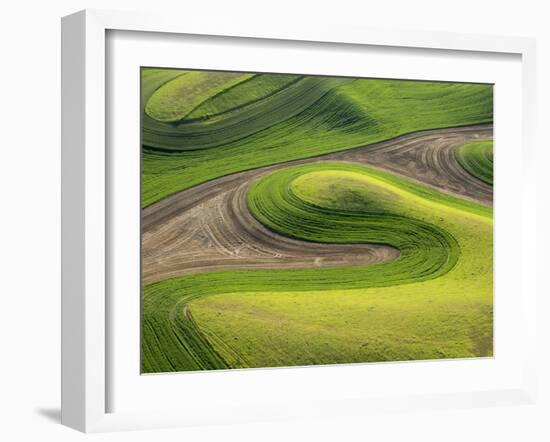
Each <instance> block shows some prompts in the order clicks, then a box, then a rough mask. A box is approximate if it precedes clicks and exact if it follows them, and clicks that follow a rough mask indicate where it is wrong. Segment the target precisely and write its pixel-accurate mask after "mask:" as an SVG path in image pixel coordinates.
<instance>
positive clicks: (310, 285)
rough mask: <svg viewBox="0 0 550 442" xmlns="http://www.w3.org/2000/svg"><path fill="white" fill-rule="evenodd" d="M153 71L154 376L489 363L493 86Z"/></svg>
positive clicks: (145, 232) (146, 108)
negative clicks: (364, 365)
mask: <svg viewBox="0 0 550 442" xmlns="http://www.w3.org/2000/svg"><path fill="white" fill-rule="evenodd" d="M140 75H141V204H142V207H141V278H142V281H141V283H142V292H141V370H142V373H167V372H181V371H196V370H215V369H234V368H240V369H243V368H266V367H292V366H309V365H326V364H350V363H369V362H392V361H393V362H395V361H412V360H433V359H452V358H479V357H492V356H493V208H492V206H493V85H491V84H474V83H450V82H436V81H413V80H398V79H375V78H350V77H328V76H313V75H298V74H272V73H254V72H225V71H200V70H190V69H161V68H149V67H148V68H142V69H141V73H140Z"/></svg>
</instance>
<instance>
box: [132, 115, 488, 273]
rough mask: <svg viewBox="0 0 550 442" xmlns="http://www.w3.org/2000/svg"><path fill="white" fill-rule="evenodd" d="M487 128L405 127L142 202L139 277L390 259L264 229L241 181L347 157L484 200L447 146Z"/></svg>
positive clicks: (368, 247)
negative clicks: (391, 135)
mask: <svg viewBox="0 0 550 442" xmlns="http://www.w3.org/2000/svg"><path fill="white" fill-rule="evenodd" d="M492 134H493V130H492V125H483V126H472V127H464V128H453V129H441V130H433V131H426V132H421V133H416V134H409V135H405V136H402V137H398V138H396V139H393V140H390V141H386V142H383V143H378V144H374V145H370V146H365V147H360V148H355V149H351V150H347V151H342V152H337V153H333V154H328V155H323V156H319V157H315V158H308V159H305V160H298V161H292V162H287V163H283V164H277V165H274V166H268V167H263V168H259V169H254V170H250V171H246V172H241V173H237V174H233V175H229V176H226V177H221V178H218V179H216V180H213V181H210V182H207V183H204V184H201V185H199V186H195V187H193V188H190V189H187V190H185V191H182V192H179V193H177V194H174V195H172V196H170V197H168V198H165V199H163V200H161V201H159V202H157V203H155V204H152V205H151V206H148V207H146V208H145V209H143V210H142V278H143V283H144V284H148V283H151V282H155V281H160V280H162V279H167V278H171V277H175V276H181V275H185V274H189V273H196V272H205V271H215V270H226V269H237V268H238V269H246V268H250V269H253V268H263V269H279V268H305V267H312V266H319V267H322V266H331V267H334V266H349V265H359V264H362V265H364V264H371V263H379V262H384V261H389V260H393V259H396V258H397V257H398V256H399V251H398V250H397V249H395V248H393V247H389V246H385V245H378V244H350V245H346V244H322V243H310V242H304V241H299V240H295V239H290V238H287V237H284V236H282V235H279V234H277V233H275V232H272V231H271V230H269V229H267V228H265V227H264V226H262V225H261V224H260V223H259V222H258V221H256V220H255V219H254V218H253V217H252V215H251V214H250V213H249V211H248V208H247V207H246V198H245V195H246V191H247V189H248V186H249V185H250V184H251V183H252V182H253V181H255V180H256V179H257V178H259V177H260V176H262V175H264V174H266V173H268V172H271V171H273V170H276V169H280V168H283V167H288V166H289V165H293V164H303V163H308V162H320V161H348V162H355V163H360V164H366V165H372V166H376V167H379V168H383V169H385V170H388V171H390V172H393V173H396V174H398V175H402V176H405V177H407V178H411V179H413V180H415V181H419V182H421V183H423V184H426V185H428V186H431V187H434V188H437V189H440V190H443V191H446V192H449V193H454V194H457V195H460V196H463V197H466V198H470V199H472V200H475V201H478V202H481V203H484V204H487V205H490V204H492V194H493V192H492V187H491V186H490V185H488V184H486V183H484V182H482V181H481V180H479V179H477V178H475V177H473V176H471V175H470V174H468V173H467V172H465V171H464V169H463V168H462V167H461V166H460V164H459V163H458V162H457V160H456V158H455V155H454V150H455V149H456V147H458V146H459V145H461V144H463V143H465V142H467V141H471V140H478V139H484V138H490V137H492Z"/></svg>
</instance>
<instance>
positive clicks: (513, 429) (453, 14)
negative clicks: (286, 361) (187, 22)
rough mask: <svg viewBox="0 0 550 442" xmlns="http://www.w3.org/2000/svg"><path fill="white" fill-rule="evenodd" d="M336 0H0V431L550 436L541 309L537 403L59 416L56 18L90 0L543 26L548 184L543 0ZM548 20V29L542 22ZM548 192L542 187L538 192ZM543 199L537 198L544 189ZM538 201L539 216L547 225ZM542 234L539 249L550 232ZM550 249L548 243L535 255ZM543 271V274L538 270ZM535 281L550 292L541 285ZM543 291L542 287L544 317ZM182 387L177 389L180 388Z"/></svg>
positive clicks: (270, 436) (214, 10) (391, 23)
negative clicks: (173, 416) (164, 416)
mask: <svg viewBox="0 0 550 442" xmlns="http://www.w3.org/2000/svg"><path fill="white" fill-rule="evenodd" d="M503 3H504V2H498V1H494V2H493V1H486V2H480V1H479V0H477V1H471V0H462V1H460V2H455V3H449V4H443V2H441V1H440V0H439V1H425V0H417V1H415V2H410V1H406V0H393V1H391V2H390V1H388V2H373V3H372V4H369V2H366V1H364V0H362V1H358V2H351V1H344V0H339V1H338V2H330V3H329V4H327V5H326V6H324V5H323V4H322V3H321V2H320V0H317V1H311V2H309V1H298V0H293V1H285V0H277V1H273V2H263V3H262V4H260V2H258V1H250V2H246V1H244V0H243V1H231V2H230V1H219V2H218V1H213V0H209V1H208V2H192V1H187V2H183V1H179V2H173V4H171V2H168V1H163V0H156V1H155V2H150V1H149V2H145V1H141V0H133V1H129V0H128V1H126V0H118V1H117V0H111V1H100V0H88V1H86V2H84V1H79V0H72V1H69V0H67V1H57V2H38V1H35V2H31V1H25V0H22V1H20V2H18V3H17V4H15V2H14V3H11V4H10V5H9V6H7V7H6V5H4V8H3V11H2V14H1V18H0V20H2V23H1V26H0V32H1V33H2V35H1V40H0V41H1V42H2V43H1V44H2V52H1V54H2V62H3V66H2V69H1V70H0V79H1V82H0V84H1V85H2V95H1V97H2V100H1V105H0V114H1V115H0V121H2V126H1V127H2V135H3V136H2V138H1V141H2V150H1V152H2V156H1V160H0V185H1V187H0V188H1V189H2V203H3V206H2V207H3V210H2V217H1V218H0V223H1V224H2V226H1V227H2V228H1V229H0V232H1V235H2V237H1V240H2V242H1V254H0V259H1V260H2V262H1V267H0V268H1V269H2V271H1V274H2V279H1V284H0V287H1V290H0V303H1V304H0V308H1V310H0V311H1V316H0V336H1V342H2V347H1V349H2V353H1V359H0V416H1V417H0V438H2V439H4V440H8V441H11V440H16V441H18V440H37V439H38V438H40V439H48V440H49V439H52V440H60V441H65V440H69V441H72V440H82V439H84V438H85V437H92V438H94V439H95V440H102V441H103V440H109V441H111V440H115V441H116V440H121V441H123V440H132V441H141V440H143V441H150V440H151V439H152V438H160V439H161V440H179V441H181V440H184V439H187V440H192V441H201V440H224V441H232V440H239V441H242V440H258V438H261V440H268V441H269V440H282V439H288V440H321V441H322V440H333V439H339V440H365V439H370V440H376V441H385V440H417V439H418V440H423V441H430V440H434V441H435V440H437V441H440V440H442V439H445V440H446V441H455V440H456V441H458V440H465V439H472V440H483V439H487V440H499V441H507V440H514V441H515V440H518V439H519V440H525V441H538V440H541V441H542V440H548V439H549V438H550V429H549V425H548V417H549V416H550V385H549V381H550V377H549V375H548V373H550V357H549V351H550V346H549V345H548V342H549V340H548V337H549V336H550V333H549V329H550V327H549V325H550V324H549V322H548V321H546V320H545V321H544V322H543V321H540V322H541V323H540V324H539V329H540V342H539V348H540V358H541V365H540V366H541V371H542V372H543V373H544V374H546V378H544V377H543V378H542V379H541V380H540V387H539V389H540V391H541V397H540V400H539V405H538V406H523V407H509V408H489V409H483V410H455V411H439V412H423V413H420V412H419V413H414V414H393V415H383V414H380V415H374V416H369V417H367V418H362V419H358V418H349V419H335V420H329V421H323V422H318V421H305V422H286V423H277V424H275V423H269V424H254V425H247V426H232V427H213V428H197V429H187V430H162V431H157V432H154V433H153V432H149V431H147V432H134V433H118V434H102V435H94V436H84V435H81V434H79V433H76V432H74V431H72V430H69V429H66V428H64V427H61V426H60V425H59V424H58V420H59V365H60V364H59V347H60V346H59V322H60V318H59V311H60V294H59V287H60V283H59V282H60V278H59V269H60V266H59V237H60V235H59V231H60V230H59V222H60V216H59V203H60V197H59V187H60V185H59V179H60V174H59V171H60V130H59V119H60V118H59V116H60V109H59V101H60V100H59V92H60V90H59V85H60V31H59V17H60V16H62V15H65V14H68V13H71V12H73V11H75V10H77V9H81V8H85V7H94V8H117V9H133V10H151V8H155V9H154V10H155V11H159V12H164V13H179V14H182V17H183V16H185V17H187V18H189V17H190V16H192V15H193V14H199V13H200V14H204V15H221V16H226V18H227V19H228V20H231V16H239V17H240V18H241V19H242V17H243V16H245V17H247V18H248V19H249V20H270V21H275V22H277V21H279V22H281V23H284V22H285V21H288V20H291V21H293V22H298V23H299V22H300V21H311V20H316V21H318V22H326V23H331V22H336V23H344V24H345V23H350V24H356V25H365V26H373V27H379V28H380V27H384V28H390V29H391V28H399V27H401V28H406V29H424V30H443V31H445V30H447V31H456V32H475V33H489V34H511V35H527V36H536V37H538V39H539V40H538V57H539V59H538V62H539V69H538V78H539V93H538V98H539V101H538V109H539V113H538V121H539V146H538V147H539V158H538V166H539V176H540V183H539V188H540V189H542V188H543V186H544V188H545V189H548V184H549V179H548V173H544V172H545V165H546V163H547V161H548V160H549V159H550V158H549V155H548V154H547V152H546V151H545V149H547V146H546V145H545V143H544V142H543V140H544V139H543V135H544V134H543V129H544V128H545V125H544V122H545V121H550V113H549V112H548V107H547V106H546V107H544V101H547V100H548V99H550V96H549V87H548V84H547V83H545V82H543V79H544V78H547V79H548V78H550V30H548V24H547V21H548V17H549V13H548V12H547V11H545V10H544V9H543V2H536V1H529V0H524V1H522V2H521V3H516V2H514V3H512V2H511V3H510V5H509V6H508V7H507V6H502V4H503ZM545 28H546V29H545ZM541 194H543V198H544V199H545V200H548V198H547V195H548V193H547V192H542V191H541ZM541 202H542V199H541ZM544 209H545V210H544V211H541V212H542V213H541V219H540V223H539V224H540V226H542V225H545V224H546V225H548V224H550V220H549V216H548V215H549V211H548V209H547V208H544ZM547 240H548V237H547V234H545V233H544V232H542V229H541V231H540V233H539V241H540V244H539V253H541V252H542V251H543V250H544V249H545V248H546V246H547V245H548V242H547ZM545 261H546V262H548V259H546V260H544V259H543V256H542V253H541V255H540V257H539V266H540V267H541V276H542V270H543V269H542V266H543V264H545ZM541 282H542V281H541ZM542 292H546V293H550V290H548V285H547V284H546V283H545V287H544V289H543V290H541V293H542ZM549 307H550V303H549V302H548V299H541V300H540V306H539V310H540V311H541V315H540V317H541V319H546V316H547V315H546V314H544V312H548V311H549ZM182 400H185V398H182Z"/></svg>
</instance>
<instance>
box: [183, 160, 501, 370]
mask: <svg viewBox="0 0 550 442" xmlns="http://www.w3.org/2000/svg"><path fill="white" fill-rule="evenodd" d="M291 190H292V192H293V193H294V194H295V195H296V196H297V197H299V198H300V199H302V200H304V201H307V202H308V203H311V204H316V205H318V206H319V207H322V208H325V209H330V210H335V211H338V210H341V209H345V210H348V211H350V210H351V211H359V212H360V211H368V212H371V211H374V212H378V211H379V210H380V211H384V212H391V213H397V214H399V215H402V216H407V217H410V218H414V219H418V220H422V221H425V222H427V223H430V224H433V225H436V226H438V227H439V228H441V229H443V230H445V231H446V232H448V233H450V234H451V235H452V236H453V237H454V238H455V239H456V241H457V242H458V244H459V247H460V254H459V258H458V261H457V263H456V265H455V266H454V267H453V268H452V269H451V270H450V271H449V272H447V273H446V274H444V275H443V276H441V277H438V278H435V279H430V280H426V281H422V282H416V283H409V284H402V285H395V286H389V287H377V288H364V289H351V290H342V289H340V290H328V291H327V290H324V291H301V292H300V291H299V292H292V291H289V292H280V291H278V292H272V293H270V292H247V293H225V294H216V295H210V296H205V297H202V298H200V297H199V298H196V299H194V300H192V301H191V302H190V303H189V308H190V309H191V311H192V314H193V318H194V320H195V322H196V324H197V325H198V327H199V329H200V330H201V331H202V332H203V333H204V335H205V336H206V337H207V339H208V340H209V341H210V343H211V344H212V346H213V347H214V349H215V350H216V352H218V353H219V354H220V355H221V356H222V357H223V358H224V359H225V360H226V361H228V362H229V361H234V364H235V365H234V366H247V367H269V366H281V365H283V366H284V365H308V364H323V363H350V362H369V361H396V360H412V359H432V358H455V357H456V358H459V357H460V358H462V357H479V356H492V338H493V332H492V331H493V321H492V317H493V315H492V309H493V307H492V306H493V284H492V274H493V236H492V235H493V221H492V215H483V214H477V213H472V211H469V210H465V209H464V208H462V207H460V205H454V204H447V203H445V202H443V201H442V200H437V199H429V198H423V197H421V196H419V195H417V194H414V193H412V192H409V191H408V190H407V189H406V188H403V187H399V186H395V185H393V184H392V183H390V182H385V181H383V180H380V179H378V178H377V177H376V176H375V175H374V176H373V175H370V174H368V173H364V174H362V173H356V172H353V171H346V170H344V171H343V170H334V171H331V170H321V171H312V172H310V173H305V174H303V175H301V176H300V177H298V178H297V179H295V180H294V181H293V182H292V186H291ZM427 253H429V251H428V252H427ZM386 265H394V264H393V263H389V264H386ZM289 290H290V288H289Z"/></svg>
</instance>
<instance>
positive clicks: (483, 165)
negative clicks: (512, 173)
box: [455, 140, 493, 185]
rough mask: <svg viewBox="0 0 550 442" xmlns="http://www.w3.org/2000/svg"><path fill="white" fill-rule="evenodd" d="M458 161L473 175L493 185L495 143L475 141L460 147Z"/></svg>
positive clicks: (457, 151) (457, 155)
mask: <svg viewBox="0 0 550 442" xmlns="http://www.w3.org/2000/svg"><path fill="white" fill-rule="evenodd" d="M455 152H456V159H457V160H458V162H459V163H460V165H461V166H462V167H464V169H465V170H466V171H467V172H468V173H470V174H471V175H473V176H475V177H477V178H479V179H480V180H481V181H484V182H486V183H487V184H491V185H492V184H493V141H492V140H484V141H474V142H471V143H466V144H463V145H462V146H460V147H459V148H458V149H457V150H456V151H455Z"/></svg>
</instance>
